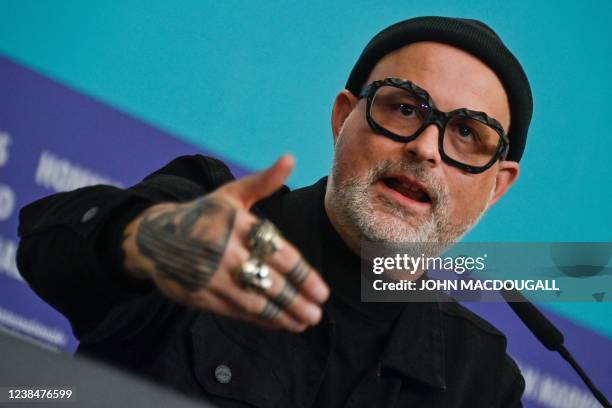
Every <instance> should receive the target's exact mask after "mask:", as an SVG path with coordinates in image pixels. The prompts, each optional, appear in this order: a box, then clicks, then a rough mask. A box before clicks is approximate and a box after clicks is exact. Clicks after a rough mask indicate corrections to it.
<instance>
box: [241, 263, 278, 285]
mask: <svg viewBox="0 0 612 408" xmlns="http://www.w3.org/2000/svg"><path fill="white" fill-rule="evenodd" d="M238 281H239V282H240V284H241V285H242V287H244V288H245V289H247V290H256V291H266V290H268V289H270V287H272V277H271V274H270V268H268V266H267V265H266V264H264V263H263V262H262V261H261V259H258V258H255V257H251V258H249V259H248V260H246V261H245V262H243V263H242V265H241V266H240V269H239V270H238Z"/></svg>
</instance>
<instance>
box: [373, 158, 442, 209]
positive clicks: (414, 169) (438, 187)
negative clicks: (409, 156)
mask: <svg viewBox="0 0 612 408" xmlns="http://www.w3.org/2000/svg"><path fill="white" fill-rule="evenodd" d="M398 173H400V174H405V175H407V176H408V175H409V176H411V177H412V178H414V179H415V180H417V181H418V182H419V183H421V184H423V185H424V186H425V187H426V188H427V192H428V193H429V196H430V198H431V199H432V202H433V203H434V204H438V203H440V202H441V201H442V202H444V201H445V199H446V198H447V197H448V194H449V193H448V189H447V187H446V185H445V184H444V183H442V181H441V180H440V179H438V178H437V177H436V176H434V175H433V174H432V173H431V171H429V170H428V169H427V166H426V165H424V164H422V163H416V162H412V161H407V160H402V161H399V162H397V161H396V162H394V161H391V160H385V161H383V162H381V163H380V164H378V165H377V166H376V167H374V168H372V169H370V174H369V181H370V183H371V184H374V183H376V182H377V181H379V180H382V179H384V178H386V177H388V176H389V175H391V174H398Z"/></svg>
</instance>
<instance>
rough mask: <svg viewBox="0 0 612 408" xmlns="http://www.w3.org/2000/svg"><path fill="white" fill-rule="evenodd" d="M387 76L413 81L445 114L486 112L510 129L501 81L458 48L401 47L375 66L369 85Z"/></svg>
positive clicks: (423, 44)
mask: <svg viewBox="0 0 612 408" xmlns="http://www.w3.org/2000/svg"><path fill="white" fill-rule="evenodd" d="M388 77H396V78H402V79H407V80H410V81H412V82H414V83H415V84H416V85H418V86H420V87H421V88H423V89H425V90H426V91H427V92H429V94H430V95H431V97H432V98H433V100H434V102H435V104H436V106H437V107H438V108H439V109H441V110H443V111H451V110H454V109H458V108H468V109H472V110H478V111H483V112H486V113H487V114H488V115H489V116H492V117H494V118H495V119H497V120H499V121H500V122H501V123H502V125H503V126H504V129H506V131H507V130H508V125H509V122H510V108H509V104H508V97H507V95H506V92H505V90H504V87H503V85H502V83H501V81H500V80H499V78H498V77H497V75H496V74H495V72H493V70H492V69H491V68H489V67H488V66H487V65H485V64H484V63H483V62H482V61H480V60H479V59H478V58H476V57H474V56H473V55H471V54H469V53H467V52H465V51H463V50H461V49H459V48H456V47H453V46H450V45H446V44H441V43H435V42H418V43H414V44H410V45H407V46H405V47H402V48H400V49H398V50H396V51H394V52H392V53H389V54H387V55H386V56H385V57H383V58H382V59H381V60H380V61H379V62H378V63H377V64H376V65H375V66H374V69H373V70H372V72H371V73H370V77H369V78H368V81H367V83H370V82H372V81H375V80H379V79H384V78H388Z"/></svg>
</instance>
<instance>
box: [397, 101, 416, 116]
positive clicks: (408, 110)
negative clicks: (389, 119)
mask: <svg viewBox="0 0 612 408" xmlns="http://www.w3.org/2000/svg"><path fill="white" fill-rule="evenodd" d="M399 111H400V112H401V114H402V115H404V116H410V115H412V114H413V113H414V106H412V105H408V104H406V103H400V104H399Z"/></svg>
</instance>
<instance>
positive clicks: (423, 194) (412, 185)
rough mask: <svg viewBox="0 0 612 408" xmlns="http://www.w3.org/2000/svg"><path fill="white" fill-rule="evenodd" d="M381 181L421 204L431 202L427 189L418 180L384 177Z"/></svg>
mask: <svg viewBox="0 0 612 408" xmlns="http://www.w3.org/2000/svg"><path fill="white" fill-rule="evenodd" d="M382 182H383V183H384V184H385V185H386V186H387V187H389V188H390V189H392V190H395V191H397V192H398V193H400V194H401V195H403V196H404V197H407V198H409V199H411V200H413V201H417V202H419V203H423V204H431V203H432V200H431V197H430V196H429V194H428V193H427V190H426V189H425V188H424V187H423V186H422V185H421V184H419V183H418V182H416V181H413V180H410V179H409V178H406V177H394V176H391V177H385V178H383V179H382Z"/></svg>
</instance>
